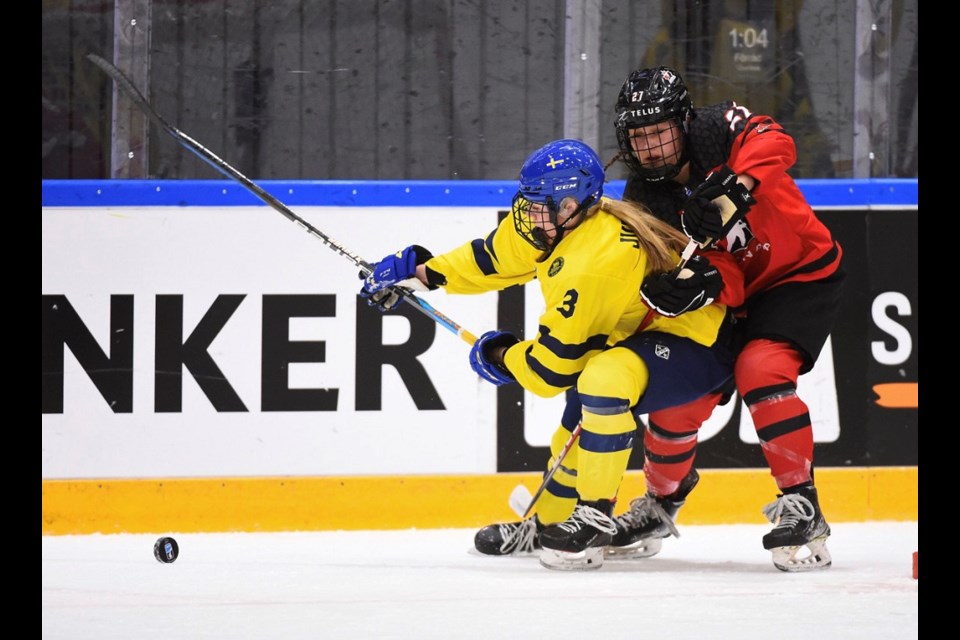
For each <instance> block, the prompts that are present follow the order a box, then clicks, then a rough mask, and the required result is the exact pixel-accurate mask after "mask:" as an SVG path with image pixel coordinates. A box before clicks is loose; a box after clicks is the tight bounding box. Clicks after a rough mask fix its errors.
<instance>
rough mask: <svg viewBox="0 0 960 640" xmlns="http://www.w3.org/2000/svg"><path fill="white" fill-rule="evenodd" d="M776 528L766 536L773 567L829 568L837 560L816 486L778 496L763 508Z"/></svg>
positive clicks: (786, 569)
mask: <svg viewBox="0 0 960 640" xmlns="http://www.w3.org/2000/svg"><path fill="white" fill-rule="evenodd" d="M763 515H765V516H766V517H767V519H768V520H770V522H773V523H774V524H775V525H776V526H774V528H773V530H772V531H770V533H768V534H766V535H765V536H763V548H764V549H767V550H769V551H770V552H771V553H773V566H775V567H776V568H777V569H780V570H781V571H789V572H791V573H792V572H798V571H811V570H813V569H826V568H827V567H829V566H830V565H831V564H832V562H833V560H832V558H831V557H830V552H829V551H828V550H827V545H826V542H827V538H828V537H830V526H829V525H827V521H826V520H824V518H823V513H821V511H820V503H819V501H818V500H817V490H816V488H815V487H803V488H800V489H798V490H796V491H795V492H791V493H785V494H782V495H779V496H777V499H776V500H774V501H773V502H771V503H770V504H768V505H767V506H765V507H764V508H763Z"/></svg>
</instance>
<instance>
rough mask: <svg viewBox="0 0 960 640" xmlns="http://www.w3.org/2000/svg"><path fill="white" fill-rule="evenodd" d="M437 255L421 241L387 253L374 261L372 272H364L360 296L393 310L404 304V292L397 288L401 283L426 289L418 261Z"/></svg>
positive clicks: (382, 309)
mask: <svg viewBox="0 0 960 640" xmlns="http://www.w3.org/2000/svg"><path fill="white" fill-rule="evenodd" d="M432 257H433V254H431V253H430V252H429V251H427V250H426V249H424V248H423V247H421V246H420V245H411V246H409V247H407V248H406V249H401V250H400V251H397V252H396V253H394V254H391V255H389V256H387V257H385V258H384V259H383V260H381V261H380V262H378V263H376V264H375V265H373V270H372V271H371V272H370V273H369V274H365V273H363V272H362V271H361V272H360V278H361V279H362V280H363V286H362V287H361V288H360V297H361V298H364V299H365V300H366V301H367V304H369V305H370V306H371V307H377V308H378V309H380V311H390V310H392V309H394V308H395V307H396V306H397V305H398V304H400V300H401V299H402V298H401V295H400V292H399V291H397V290H396V289H394V287H395V286H397V285H400V286H404V287H408V288H411V289H414V290H417V291H426V290H427V287H426V286H424V285H423V283H422V282H420V280H418V279H417V265H420V264H423V263H424V262H426V261H427V260H429V259H430V258H432Z"/></svg>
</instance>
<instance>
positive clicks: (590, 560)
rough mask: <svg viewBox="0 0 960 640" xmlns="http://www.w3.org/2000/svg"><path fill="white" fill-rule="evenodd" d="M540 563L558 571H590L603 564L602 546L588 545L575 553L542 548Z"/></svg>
mask: <svg viewBox="0 0 960 640" xmlns="http://www.w3.org/2000/svg"><path fill="white" fill-rule="evenodd" d="M540 564H541V565H543V566H544V567H546V568H547V569H556V570H558V571H590V570H593V569H599V568H600V567H602V566H603V548H602V547H590V548H589V549H585V550H583V551H580V552H577V553H570V552H569V551H557V550H556V549H543V550H542V551H541V552H540Z"/></svg>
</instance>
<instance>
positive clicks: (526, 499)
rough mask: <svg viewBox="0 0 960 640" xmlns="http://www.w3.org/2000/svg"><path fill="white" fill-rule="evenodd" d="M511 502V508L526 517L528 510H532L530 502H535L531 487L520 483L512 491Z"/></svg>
mask: <svg viewBox="0 0 960 640" xmlns="http://www.w3.org/2000/svg"><path fill="white" fill-rule="evenodd" d="M509 502H510V508H511V509H513V512H514V513H515V514H517V515H518V516H520V517H521V518H526V517H527V512H528V511H529V510H530V504H531V503H532V502H533V495H532V494H531V493H530V489H527V488H526V487H525V486H524V485H522V484H518V485H517V486H515V487H514V488H513V491H511V492H510V500H509Z"/></svg>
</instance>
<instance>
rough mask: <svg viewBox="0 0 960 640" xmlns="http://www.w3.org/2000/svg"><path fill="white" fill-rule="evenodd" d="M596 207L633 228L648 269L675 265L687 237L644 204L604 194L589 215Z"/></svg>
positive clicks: (596, 209)
mask: <svg viewBox="0 0 960 640" xmlns="http://www.w3.org/2000/svg"><path fill="white" fill-rule="evenodd" d="M599 209H603V210H604V211H606V212H607V213H609V214H611V215H613V216H615V217H616V218H618V219H619V220H620V221H621V222H623V223H624V224H626V225H627V226H629V227H630V228H631V229H633V231H634V233H636V234H637V238H638V239H639V240H640V246H641V248H642V249H643V250H644V252H646V254H647V273H658V272H663V271H671V270H672V269H673V268H674V267H676V266H677V260H678V259H679V256H680V252H681V251H683V249H684V248H685V247H686V246H687V242H688V240H689V238H687V236H685V235H684V234H683V233H681V232H680V231H677V230H676V229H674V228H673V227H671V226H670V225H669V224H667V223H666V222H663V221H662V220H660V219H659V218H657V217H655V216H654V215H653V214H652V213H650V210H649V209H647V208H646V207H645V206H643V205H641V204H639V203H635V202H628V201H625V200H611V199H608V198H603V199H602V200H601V201H600V203H599V204H596V205H594V206H593V207H592V208H591V210H590V213H589V214H588V215H593V214H594V213H596V212H597V211H598V210H599Z"/></svg>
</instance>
